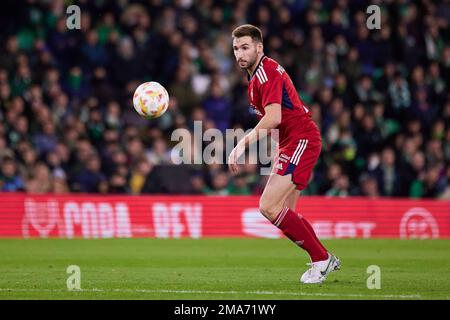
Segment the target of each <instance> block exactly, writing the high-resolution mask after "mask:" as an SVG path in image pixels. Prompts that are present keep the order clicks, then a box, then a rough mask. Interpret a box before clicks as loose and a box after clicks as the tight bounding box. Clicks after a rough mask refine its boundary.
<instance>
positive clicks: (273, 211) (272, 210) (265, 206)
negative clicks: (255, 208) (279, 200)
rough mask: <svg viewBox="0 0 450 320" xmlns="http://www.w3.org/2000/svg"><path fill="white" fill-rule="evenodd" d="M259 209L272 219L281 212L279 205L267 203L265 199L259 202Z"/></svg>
mask: <svg viewBox="0 0 450 320" xmlns="http://www.w3.org/2000/svg"><path fill="white" fill-rule="evenodd" d="M259 211H260V212H261V213H262V215H263V216H264V217H266V218H267V219H268V220H270V221H273V220H275V219H276V217H277V215H278V213H279V212H280V210H279V209H278V207H277V206H275V205H271V204H269V203H265V202H264V201H260V202H259Z"/></svg>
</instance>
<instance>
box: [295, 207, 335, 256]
mask: <svg viewBox="0 0 450 320" xmlns="http://www.w3.org/2000/svg"><path fill="white" fill-rule="evenodd" d="M300 217H301V219H302V221H303V223H304V225H305V226H306V227H307V228H308V230H309V233H311V234H312V236H313V237H314V239H316V241H317V242H318V243H319V245H320V246H321V247H322V249H323V250H325V251H327V252H328V250H327V248H325V247H324V246H323V244H322V242H320V240H319V238H317V235H316V232H315V231H314V228H313V227H312V226H311V224H310V223H309V222H308V220H306V219H305V217H302V216H301V215H300Z"/></svg>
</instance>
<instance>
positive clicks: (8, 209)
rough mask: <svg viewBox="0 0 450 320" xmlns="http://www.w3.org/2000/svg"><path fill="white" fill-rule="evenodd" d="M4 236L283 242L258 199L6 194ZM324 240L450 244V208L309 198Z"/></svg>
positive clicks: (310, 214)
mask: <svg viewBox="0 0 450 320" xmlns="http://www.w3.org/2000/svg"><path fill="white" fill-rule="evenodd" d="M0 201H1V205H0V237H23V238H29V237H44V238H45V237H60V238H113V237H157V238H181V237H189V238H202V237H264V238H279V237H281V236H282V234H281V232H280V231H279V230H278V229H277V228H276V227H274V226H273V225H272V224H271V223H270V222H268V221H267V220H266V219H265V218H264V217H263V216H262V215H261V214H260V213H259V210H258V201H259V197H255V196H226V197H220V196H214V197H212V196H211V197H209V196H98V195H75V194H68V195H28V194H19V193H16V194H8V193H1V194H0ZM297 211H298V212H299V213H301V214H302V215H303V216H305V217H306V218H307V219H308V220H309V221H310V222H311V224H312V225H313V227H314V229H315V230H316V232H317V234H318V236H319V237H320V238H403V239H406V238H421V239H423V238H450V202H449V201H442V200H408V199H403V200H394V199H376V200H371V199H366V198H327V197H302V198H300V199H299V201H298V207H297Z"/></svg>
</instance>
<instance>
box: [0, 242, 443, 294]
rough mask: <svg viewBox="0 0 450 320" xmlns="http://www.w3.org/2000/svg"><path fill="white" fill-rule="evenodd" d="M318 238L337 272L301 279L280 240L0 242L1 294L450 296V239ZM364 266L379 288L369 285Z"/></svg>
mask: <svg viewBox="0 0 450 320" xmlns="http://www.w3.org/2000/svg"><path fill="white" fill-rule="evenodd" d="M324 244H325V245H326V246H327V247H328V248H329V249H330V250H331V251H332V252H334V253H335V254H336V255H337V256H338V257H339V258H340V259H341V261H342V269H341V270H340V271H338V272H333V273H331V274H330V275H329V277H328V279H327V281H326V282H324V283H323V284H322V285H303V284H300V283H299V277H300V275H301V274H302V273H303V272H304V271H305V270H306V268H307V267H306V265H305V263H306V262H308V261H309V259H308V257H307V255H306V253H305V252H303V251H302V250H301V249H299V248H297V247H296V246H294V245H293V244H292V243H290V242H289V241H288V240H286V239H279V240H265V239H264V240H263V239H201V240H192V239H104V240H82V239H77V240H60V239H42V240H41V239H37V240H18V239H1V240H0V299H205V300H207V299H263V300H265V299H270V300H274V299H396V300H399V299H450V240H403V241H402V240H366V239H358V240H356V239H345V240H326V241H324ZM69 265H77V266H79V267H80V270H81V290H80V291H69V290H68V289H67V285H66V281H67V278H68V277H69V276H70V274H68V273H67V267H68V266H69ZM370 265H377V266H379V267H380V270H381V288H380V289H372V290H369V289H368V288H367V279H368V277H370V274H368V273H367V268H368V266H370Z"/></svg>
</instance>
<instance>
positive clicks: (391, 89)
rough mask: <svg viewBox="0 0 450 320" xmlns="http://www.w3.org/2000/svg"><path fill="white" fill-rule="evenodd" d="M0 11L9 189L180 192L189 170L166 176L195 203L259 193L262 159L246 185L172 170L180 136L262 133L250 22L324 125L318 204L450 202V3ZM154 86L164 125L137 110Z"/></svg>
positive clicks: (249, 170)
mask: <svg viewBox="0 0 450 320" xmlns="http://www.w3.org/2000/svg"><path fill="white" fill-rule="evenodd" d="M71 4H77V5H78V6H79V7H80V9H81V11H80V12H81V29H79V30H76V29H75V30H69V29H68V28H67V25H66V19H67V17H68V16H69V15H68V14H67V13H66V8H67V7H68V6H69V5H71ZM371 4H376V5H379V6H380V8H381V29H380V30H369V29H368V28H367V25H366V19H367V17H368V16H369V15H368V14H367V13H366V8H367V7H368V6H369V5H371ZM1 6H2V10H1V13H0V30H1V31H0V120H1V121H0V164H1V165H0V167H1V168H0V190H1V191H26V192H30V193H49V192H50V193H67V192H89V193H102V194H113V193H114V194H118V193H123V194H146V193H170V192H172V193H177V189H176V188H174V189H165V188H164V183H162V182H161V181H163V180H164V177H167V176H168V177H170V172H171V169H170V168H175V167H176V171H175V170H172V172H179V171H180V170H184V169H186V170H185V172H186V173H187V175H186V176H184V175H182V174H181V173H177V174H176V175H174V176H173V177H172V178H166V179H174V181H175V182H176V183H175V184H176V185H183V193H191V194H214V195H233V194H234V195H235V194H244V195H245V194H260V193H261V192H262V190H263V188H264V184H265V183H266V181H267V176H261V175H260V174H259V166H258V165H252V164H246V165H243V166H242V168H241V169H242V170H241V173H240V174H239V175H238V176H236V177H233V176H231V175H230V174H229V172H228V171H227V167H226V165H220V164H211V165H174V164H173V163H172V157H171V150H172V148H173V146H174V142H173V141H171V139H170V137H171V133H172V132H173V130H175V129H177V128H185V129H187V130H190V131H192V130H193V122H194V121H202V123H203V130H206V129H209V128H217V129H219V130H221V131H224V130H225V129H226V128H242V129H244V130H246V129H248V128H252V127H253V126H254V125H255V124H256V121H257V120H256V117H255V115H254V114H252V112H251V111H250V110H249V104H248V101H247V93H246V92H247V91H246V86H247V77H246V74H245V72H243V71H242V70H240V69H239V68H238V67H237V65H236V63H235V61H234V57H233V52H232V48H231V31H232V30H233V29H234V28H235V27H236V26H238V25H240V24H243V23H252V24H255V25H257V26H259V27H260V28H261V30H262V31H263V35H264V47H265V53H266V54H267V55H268V56H270V57H272V58H274V59H276V60H277V61H278V62H280V64H282V65H283V66H284V68H285V69H286V70H287V71H288V73H289V74H290V76H291V78H292V80H293V82H294V84H295V85H296V88H297V89H298V90H299V94H300V96H301V98H302V99H303V100H304V101H305V103H306V104H308V105H309V106H310V107H311V109H312V112H313V118H314V120H315V121H316V123H317V124H318V125H319V126H320V128H321V132H322V136H323V150H322V153H321V156H320V159H319V162H318V164H317V166H316V168H315V170H314V175H313V177H311V181H310V184H309V186H308V188H307V189H306V190H305V191H304V193H305V194H308V195H327V196H340V197H345V196H350V195H356V196H368V197H382V196H401V197H414V198H421V197H427V198H445V199H450V94H449V92H450V90H449V85H450V25H449V23H450V1H448V0H442V1H431V0H422V1H408V0H395V1H394V0H391V1H375V0H373V1H361V0H351V1H350V0H336V1H331V0H329V1H316V0H311V1H308V0H269V1H249V0H240V1H231V0H223V1H213V0H198V1H197V0H178V1H164V0H147V1H131V0H117V1H107V0H98V1H88V0H84V1H61V0H54V1H38V0H35V1H33V0H28V1H26V4H23V3H21V2H20V1H5V2H3V1H2V4H1ZM144 81H158V82H160V83H161V84H163V85H164V86H165V87H166V88H167V89H168V92H169V94H170V106H169V110H168V111H167V112H166V113H165V114H164V115H163V116H162V117H161V118H159V119H157V120H152V121H149V120H145V119H143V118H140V117H139V116H138V115H137V113H136V112H135V111H134V110H133V107H132V102H131V101H132V94H133V92H134V90H135V89H136V87H137V86H138V85H139V84H140V83H142V82H144ZM214 143H219V144H220V142H214ZM201 147H202V146H200V149H201ZM203 147H205V146H203ZM224 158H225V155H224ZM161 172H166V173H167V172H169V174H168V175H166V176H164V175H161ZM181 177H183V179H181ZM186 177H187V178H186ZM177 179H178V180H177Z"/></svg>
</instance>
